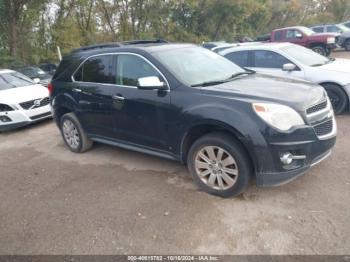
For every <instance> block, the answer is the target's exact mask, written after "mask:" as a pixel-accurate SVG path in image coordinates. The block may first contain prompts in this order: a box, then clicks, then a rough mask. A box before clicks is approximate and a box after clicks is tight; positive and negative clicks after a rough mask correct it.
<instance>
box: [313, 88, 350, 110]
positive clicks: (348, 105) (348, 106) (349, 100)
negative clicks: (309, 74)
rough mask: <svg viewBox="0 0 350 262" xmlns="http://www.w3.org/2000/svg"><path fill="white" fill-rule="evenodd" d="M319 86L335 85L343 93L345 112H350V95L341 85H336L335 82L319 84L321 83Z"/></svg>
mask: <svg viewBox="0 0 350 262" xmlns="http://www.w3.org/2000/svg"><path fill="white" fill-rule="evenodd" d="M318 84H319V85H320V86H322V87H324V85H327V84H331V85H336V86H338V87H339V88H340V89H341V90H343V92H344V93H345V94H346V108H347V110H350V99H349V97H350V94H349V92H347V90H346V89H345V88H344V86H343V85H341V84H339V83H337V82H334V81H324V82H321V83H318Z"/></svg>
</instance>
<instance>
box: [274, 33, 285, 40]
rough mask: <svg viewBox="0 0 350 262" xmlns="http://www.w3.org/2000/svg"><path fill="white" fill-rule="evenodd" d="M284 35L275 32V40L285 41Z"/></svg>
mask: <svg viewBox="0 0 350 262" xmlns="http://www.w3.org/2000/svg"><path fill="white" fill-rule="evenodd" d="M282 33H283V32H282V31H277V32H275V40H276V41H278V40H282V39H283V36H282Z"/></svg>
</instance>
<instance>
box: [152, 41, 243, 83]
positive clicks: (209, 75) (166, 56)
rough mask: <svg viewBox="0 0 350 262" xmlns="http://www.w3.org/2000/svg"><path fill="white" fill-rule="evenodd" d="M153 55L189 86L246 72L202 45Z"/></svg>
mask: <svg viewBox="0 0 350 262" xmlns="http://www.w3.org/2000/svg"><path fill="white" fill-rule="evenodd" d="M153 55H154V56H155V57H156V58H158V59H159V60H160V62H162V64H164V65H165V66H166V67H167V69H168V70H169V71H170V72H171V73H173V74H174V75H175V76H176V77H177V78H178V79H179V80H180V81H182V82H183V83H184V84H186V85H188V86H194V85H200V84H201V83H206V82H214V81H223V80H226V79H229V78H230V77H232V76H233V75H235V74H239V73H244V72H246V71H245V70H244V69H243V68H241V67H239V66H237V65H236V64H234V63H232V62H231V61H229V60H227V59H226V58H224V57H222V56H220V55H218V54H216V53H214V52H212V51H209V50H207V49H204V48H202V47H187V48H178V49H172V50H165V51H161V52H157V53H154V54H153Z"/></svg>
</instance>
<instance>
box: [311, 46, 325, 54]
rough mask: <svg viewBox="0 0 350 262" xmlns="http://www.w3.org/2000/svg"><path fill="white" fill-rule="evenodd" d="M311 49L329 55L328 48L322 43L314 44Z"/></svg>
mask: <svg viewBox="0 0 350 262" xmlns="http://www.w3.org/2000/svg"><path fill="white" fill-rule="evenodd" d="M311 49H312V51H314V52H316V53H318V54H320V55H323V56H327V49H326V48H325V47H324V46H322V45H316V46H313V47H312V48H311Z"/></svg>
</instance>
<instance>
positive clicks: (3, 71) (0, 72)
mask: <svg viewBox="0 0 350 262" xmlns="http://www.w3.org/2000/svg"><path fill="white" fill-rule="evenodd" d="M14 72H15V71H13V70H10V69H0V74H6V73H14Z"/></svg>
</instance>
